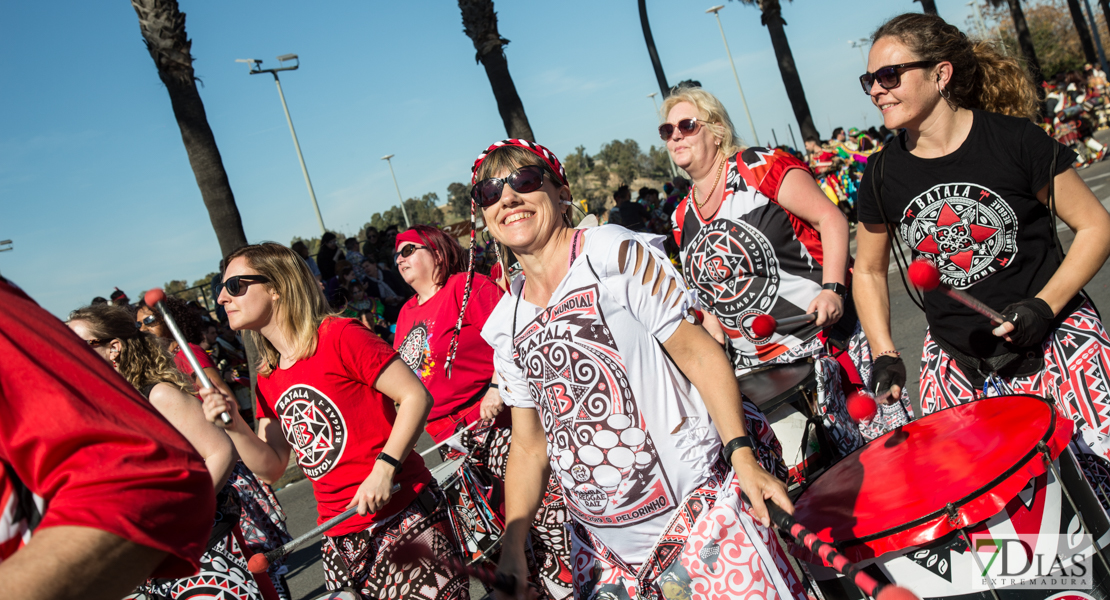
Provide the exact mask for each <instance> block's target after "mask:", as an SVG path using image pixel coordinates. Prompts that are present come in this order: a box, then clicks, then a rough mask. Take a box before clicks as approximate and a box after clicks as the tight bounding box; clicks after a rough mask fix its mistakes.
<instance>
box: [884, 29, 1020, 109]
mask: <svg viewBox="0 0 1110 600" xmlns="http://www.w3.org/2000/svg"><path fill="white" fill-rule="evenodd" d="M885 37H892V38H895V39H896V40H898V41H899V42H901V43H902V44H904V45H905V46H906V47H907V48H909V50H910V52H912V53H913V54H914V55H915V56H916V57H917V59H918V60H923V61H933V62H948V63H951V64H952V78H951V79H950V80H949V82H948V86H947V87H946V88H945V89H947V90H948V91H949V92H950V95H949V97H948V98H946V100H947V101H948V103H949V104H950V105H951V106H953V108H955V107H959V108H978V109H982V110H985V111H988V112H994V113H1001V114H1004V115H1010V116H1012V117H1025V118H1027V119H1030V120H1033V121H1035V120H1036V118H1037V113H1038V112H1039V110H1040V100H1039V99H1038V98H1037V88H1036V85H1034V83H1033V78H1032V76H1030V74H1029V71H1028V69H1026V68H1025V67H1024V66H1023V65H1022V64H1021V63H1019V62H1018V60H1017V59H1015V58H1013V57H1009V56H1005V55H1003V54H1002V53H1001V52H999V50H998V48H997V47H996V46H995V45H994V44H992V43H990V42H985V41H973V40H971V39H969V38H968V37H967V35H965V34H964V33H963V32H962V31H960V30H959V29H958V28H957V27H956V26H955V25H949V24H948V23H947V22H945V20H944V19H941V18H940V17H937V16H934V15H927V14H922V13H906V14H904V15H898V16H897V17H894V18H893V19H891V20H889V21H887V22H886V23H883V24H882V25H881V26H880V27H879V28H878V29H876V30H875V33H873V34H871V43H875V42H878V41H879V40H880V39H882V38H885Z"/></svg>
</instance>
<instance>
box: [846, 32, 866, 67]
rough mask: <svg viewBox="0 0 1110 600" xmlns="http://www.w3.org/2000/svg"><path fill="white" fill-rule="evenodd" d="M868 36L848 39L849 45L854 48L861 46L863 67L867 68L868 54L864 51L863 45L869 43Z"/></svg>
mask: <svg viewBox="0 0 1110 600" xmlns="http://www.w3.org/2000/svg"><path fill="white" fill-rule="evenodd" d="M867 42H868V40H867V38H860V39H858V40H848V45H849V46H851V47H853V48H859V57H860V58H862V59H863V69H864V70H865V71H866V70H867V55H866V54H864V53H863V47H864V46H866V45H867Z"/></svg>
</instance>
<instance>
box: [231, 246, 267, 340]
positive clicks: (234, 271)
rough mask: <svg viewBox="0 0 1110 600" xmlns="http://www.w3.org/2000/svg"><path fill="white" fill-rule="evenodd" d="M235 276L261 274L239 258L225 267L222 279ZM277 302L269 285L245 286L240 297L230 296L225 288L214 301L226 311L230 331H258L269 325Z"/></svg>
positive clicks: (245, 260) (244, 259)
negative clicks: (244, 290)
mask: <svg viewBox="0 0 1110 600" xmlns="http://www.w3.org/2000/svg"><path fill="white" fill-rule="evenodd" d="M236 275H261V273H259V272H258V271H256V270H254V269H252V268H251V267H250V265H248V264H247V259H246V258H245V257H242V256H239V257H236V258H235V260H232V261H231V263H230V264H228V265H227V269H225V270H224V279H228V278H231V277H235V276H236ZM277 300H278V294H277V293H276V292H274V291H272V290H271V289H270V286H269V284H255V285H248V286H246V292H245V293H243V295H242V296H232V295H231V294H230V293H228V291H227V288H226V287H225V288H223V289H222V290H220V296H219V298H217V300H216V301H217V302H219V303H220V305H221V306H223V307H224V310H225V311H227V321H228V323H229V324H230V325H231V328H232V329H234V330H236V331H241V330H243V329H250V330H253V331H258V330H260V329H262V328H263V327H265V326H267V325H269V324H270V321H271V320H272V319H273V317H274V304H275V303H276V302H277Z"/></svg>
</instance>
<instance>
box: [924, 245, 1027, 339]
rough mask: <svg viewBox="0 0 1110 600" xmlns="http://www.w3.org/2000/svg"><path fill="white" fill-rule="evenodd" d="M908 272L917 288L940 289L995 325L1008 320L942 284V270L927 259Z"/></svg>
mask: <svg viewBox="0 0 1110 600" xmlns="http://www.w3.org/2000/svg"><path fill="white" fill-rule="evenodd" d="M907 271H908V273H909V276H910V283H912V284H913V286H914V287H915V288H918V289H920V290H924V291H926V292H928V291H932V290H934V289H939V290H940V291H942V292H944V293H945V294H947V295H948V297H949V298H952V299H953V300H955V301H957V302H959V303H961V304H963V305H964V306H966V307H968V308H970V309H971V310H973V311H975V312H977V313H979V314H981V315H983V316H984V317H987V318H988V319H990V320H992V321H994V322H995V323H998V324H1002V322H1003V321H1005V320H1006V319H1005V318H1004V317H1003V316H1002V313H1000V312H998V311H997V310H994V309H993V308H991V307H989V306H987V305H986V304H983V303H982V302H980V301H979V300H976V299H975V298H973V297H972V296H971V294H968V293H967V292H965V291H963V290H954V289H952V286H950V285H948V284H947V283H943V282H941V280H940V269H937V266H936V265H934V264H933V262H932V261H930V260H929V259H927V258H919V259H917V260H915V261H913V264H911V265H910V268H909V269H907Z"/></svg>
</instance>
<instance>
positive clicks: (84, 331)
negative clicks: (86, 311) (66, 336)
mask: <svg viewBox="0 0 1110 600" xmlns="http://www.w3.org/2000/svg"><path fill="white" fill-rule="evenodd" d="M66 325H68V326H69V328H70V329H72V330H73V333H76V334H77V337H79V338H81V339H83V340H85V342H86V343H87V342H90V341H91V342H93V343H90V344H89V346H90V347H91V348H92V349H93V351H94V352H96V353H97V354H99V355H100V358H103V359H104V360H105V361H107V362H108V363H111V362H112V360H113V356H115V357H119V352H120V349H121V348H122V347H123V344H120V341H119V340H97V339H96V336H95V335H93V334H92V332H91V331H90V330H89V324H88V323H87V322H85V321H78V320H74V321H69V322H68V323H66Z"/></svg>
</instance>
